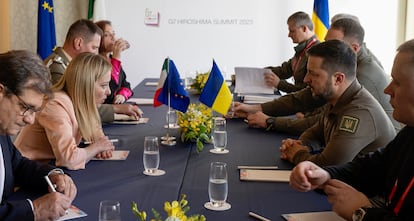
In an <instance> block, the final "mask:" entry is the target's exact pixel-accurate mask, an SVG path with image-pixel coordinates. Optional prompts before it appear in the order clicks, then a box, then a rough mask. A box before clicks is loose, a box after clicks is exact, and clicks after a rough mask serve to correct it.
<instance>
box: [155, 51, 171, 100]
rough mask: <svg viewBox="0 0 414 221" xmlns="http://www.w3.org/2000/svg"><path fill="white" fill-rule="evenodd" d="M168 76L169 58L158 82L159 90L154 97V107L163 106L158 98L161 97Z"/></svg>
mask: <svg viewBox="0 0 414 221" xmlns="http://www.w3.org/2000/svg"><path fill="white" fill-rule="evenodd" d="M167 74H168V58H166V59H165V60H164V64H163V65H162V70H161V74H160V79H159V80H158V86H157V89H156V90H155V95H154V107H158V106H160V105H161V104H162V103H161V102H159V101H158V97H159V96H160V93H161V91H162V87H163V86H164V83H165V79H167Z"/></svg>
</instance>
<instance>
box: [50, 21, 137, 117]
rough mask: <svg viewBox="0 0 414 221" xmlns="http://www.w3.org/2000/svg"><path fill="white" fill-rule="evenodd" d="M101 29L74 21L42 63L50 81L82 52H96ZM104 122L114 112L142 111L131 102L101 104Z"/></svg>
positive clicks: (57, 79)
mask: <svg viewBox="0 0 414 221" xmlns="http://www.w3.org/2000/svg"><path fill="white" fill-rule="evenodd" d="M101 36H102V30H101V29H100V28H99V27H98V26H97V25H96V24H95V23H93V22H91V21H89V20H86V19H80V20H78V21H76V22H74V23H73V24H72V25H71V26H70V28H69V30H68V33H67V35H66V39H65V42H64V44H63V47H57V48H56V49H55V50H54V51H53V53H52V54H51V55H49V56H48V57H47V58H46V59H45V61H44V63H45V65H46V66H47V67H48V68H49V69H50V73H51V75H52V83H53V84H55V83H56V82H58V81H59V79H60V78H61V77H62V75H63V73H64V72H65V70H66V67H67V66H68V64H69V62H70V61H71V60H72V58H74V57H75V56H77V55H78V54H80V53H82V52H91V53H95V54H98V49H99V45H100V42H101ZM98 110H99V115H100V116H101V120H102V122H104V123H109V122H112V121H114V117H115V113H117V114H126V115H129V116H132V117H134V118H138V117H140V116H141V114H142V111H141V110H140V109H139V108H138V106H136V105H132V104H102V105H100V106H99V108H98Z"/></svg>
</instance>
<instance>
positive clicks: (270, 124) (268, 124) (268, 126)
mask: <svg viewBox="0 0 414 221" xmlns="http://www.w3.org/2000/svg"><path fill="white" fill-rule="evenodd" d="M274 122H275V119H274V118H273V117H269V118H267V119H266V130H271V129H272V128H273V123H274Z"/></svg>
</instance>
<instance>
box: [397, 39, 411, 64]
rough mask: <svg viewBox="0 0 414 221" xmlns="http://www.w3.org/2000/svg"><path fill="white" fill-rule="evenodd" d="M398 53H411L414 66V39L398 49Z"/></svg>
mask: <svg viewBox="0 0 414 221" xmlns="http://www.w3.org/2000/svg"><path fill="white" fill-rule="evenodd" d="M397 51H398V52H399V53H409V54H410V63H411V65H414V39H411V40H408V41H406V42H404V43H402V44H401V45H400V46H399V47H398V48H397Z"/></svg>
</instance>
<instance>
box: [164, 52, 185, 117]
mask: <svg viewBox="0 0 414 221" xmlns="http://www.w3.org/2000/svg"><path fill="white" fill-rule="evenodd" d="M167 70H168V71H167V78H166V79H165V82H164V85H163V87H162V90H161V93H160V94H159V96H158V98H157V100H158V101H159V102H161V103H163V104H165V105H168V103H169V104H170V107H172V108H174V109H176V110H179V111H181V112H183V113H185V112H187V109H188V105H190V98H189V97H188V94H187V91H185V89H184V84H183V82H182V80H181V78H180V74H179V73H178V70H177V68H176V67H175V64H174V62H173V61H172V60H171V59H169V63H168V68H167Z"/></svg>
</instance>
